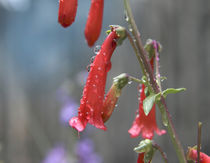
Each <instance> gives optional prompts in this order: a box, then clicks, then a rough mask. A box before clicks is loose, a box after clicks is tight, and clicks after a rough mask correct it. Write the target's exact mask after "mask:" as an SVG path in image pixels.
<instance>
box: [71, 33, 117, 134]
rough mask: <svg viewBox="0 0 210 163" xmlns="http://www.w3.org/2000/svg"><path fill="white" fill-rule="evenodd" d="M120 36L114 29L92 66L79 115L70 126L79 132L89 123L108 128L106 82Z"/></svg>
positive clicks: (100, 127) (104, 128)
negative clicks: (106, 124) (104, 104)
mask: <svg viewBox="0 0 210 163" xmlns="http://www.w3.org/2000/svg"><path fill="white" fill-rule="evenodd" d="M118 38H119V36H118V35H117V33H116V31H115V30H114V29H113V30H112V32H111V33H110V34H109V35H108V36H107V38H106V40H105V41H104V43H103V44H102V46H101V50H100V51H99V52H98V54H97V55H96V57H95V59H94V61H93V63H92V64H91V66H90V72H89V75H88V78H87V81H86V85H85V87H84V90H83V97H82V99H81V100H80V107H79V109H78V117H73V118H72V119H71V120H70V121H69V124H70V126H72V127H73V128H75V129H77V130H78V131H79V132H81V131H83V130H84V129H85V127H86V124H87V123H90V124H92V125H93V126H95V127H97V128H99V129H103V130H106V127H105V125H104V121H103V118H102V114H103V113H102V109H103V101H104V94H105V84H106V77H107V73H108V71H109V70H110V68H111V61H110V59H111V56H112V53H113V52H114V50H115V48H116V46H117V43H116V39H118Z"/></svg>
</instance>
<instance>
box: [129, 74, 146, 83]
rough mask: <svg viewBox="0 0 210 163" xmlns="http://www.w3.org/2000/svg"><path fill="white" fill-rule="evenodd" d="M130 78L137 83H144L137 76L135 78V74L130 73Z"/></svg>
mask: <svg viewBox="0 0 210 163" xmlns="http://www.w3.org/2000/svg"><path fill="white" fill-rule="evenodd" d="M129 79H130V80H132V81H135V82H137V83H140V84H144V83H143V82H142V81H141V80H140V79H137V78H135V77H133V76H130V75H129Z"/></svg>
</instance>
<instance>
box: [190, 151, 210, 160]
mask: <svg viewBox="0 0 210 163" xmlns="http://www.w3.org/2000/svg"><path fill="white" fill-rule="evenodd" d="M187 159H188V160H193V161H197V159H198V154H197V150H196V149H194V148H189V149H188V153H187ZM200 163H210V157H209V156H208V155H207V154H205V153H202V152H200Z"/></svg>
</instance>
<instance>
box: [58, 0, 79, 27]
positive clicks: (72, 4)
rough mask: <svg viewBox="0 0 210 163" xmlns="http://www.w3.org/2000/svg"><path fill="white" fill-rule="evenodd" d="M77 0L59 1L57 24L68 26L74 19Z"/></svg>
mask: <svg viewBox="0 0 210 163" xmlns="http://www.w3.org/2000/svg"><path fill="white" fill-rule="evenodd" d="M76 13H77V0H60V1H59V11H58V22H59V23H60V24H61V25H62V26H63V27H64V28H66V27H68V26H70V25H71V24H72V23H73V22H74V20H75V17H76Z"/></svg>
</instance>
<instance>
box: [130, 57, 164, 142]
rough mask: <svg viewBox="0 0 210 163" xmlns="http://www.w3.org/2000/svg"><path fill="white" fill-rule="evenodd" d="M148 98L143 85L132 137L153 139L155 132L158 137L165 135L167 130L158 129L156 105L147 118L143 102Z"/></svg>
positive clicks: (132, 128) (131, 131) (131, 129)
mask: <svg viewBox="0 0 210 163" xmlns="http://www.w3.org/2000/svg"><path fill="white" fill-rule="evenodd" d="M150 63H151V65H152V67H153V59H152V60H151V62H150ZM145 98H146V95H145V85H144V84H142V89H141V90H140V99H139V112H138V114H137V115H136V118H135V120H134V122H133V125H132V127H131V128H130V129H129V130H128V132H129V134H130V135H131V137H133V138H134V137H137V136H139V135H140V133H141V135H142V137H143V138H144V139H152V138H153V136H154V131H155V132H156V133H157V134H158V135H162V134H165V133H166V131H165V130H160V129H159V128H158V127H157V123H156V113H155V104H154V106H153V107H152V109H151V111H150V112H149V114H148V115H147V116H146V115H145V113H144V109H143V101H144V99H145Z"/></svg>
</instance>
